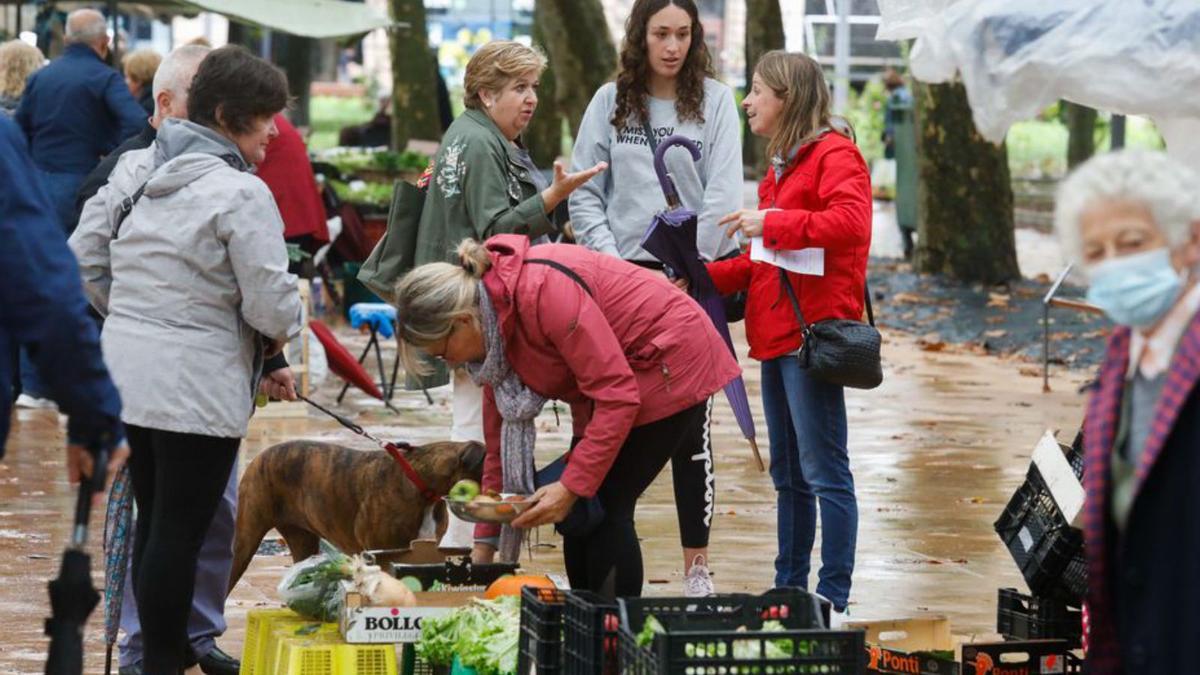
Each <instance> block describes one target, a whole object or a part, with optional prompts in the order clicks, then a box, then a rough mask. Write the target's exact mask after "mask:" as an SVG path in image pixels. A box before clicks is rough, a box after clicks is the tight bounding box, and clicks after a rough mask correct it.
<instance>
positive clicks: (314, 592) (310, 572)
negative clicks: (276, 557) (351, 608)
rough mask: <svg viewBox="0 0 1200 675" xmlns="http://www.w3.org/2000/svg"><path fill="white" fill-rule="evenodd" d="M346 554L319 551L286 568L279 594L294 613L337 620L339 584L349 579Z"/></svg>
mask: <svg viewBox="0 0 1200 675" xmlns="http://www.w3.org/2000/svg"><path fill="white" fill-rule="evenodd" d="M351 578H352V575H351V573H350V558H348V557H346V556H345V555H344V554H342V553H338V552H333V553H321V554H318V555H315V556H312V557H311V558H306V559H304V560H302V561H300V562H298V563H296V564H295V565H293V566H292V568H291V569H290V570H288V573H287V575H285V576H284V578H283V581H281V582H280V584H279V588H278V590H279V594H280V596H281V597H282V598H283V600H284V602H285V603H287V606H288V607H289V608H290V609H291V610H292V611H294V612H296V613H297V614H299V615H301V616H304V617H307V618H310V619H315V620H317V621H337V620H338V614H339V613H340V612H341V594H340V593H339V585H340V584H341V582H342V581H343V580H345V579H351Z"/></svg>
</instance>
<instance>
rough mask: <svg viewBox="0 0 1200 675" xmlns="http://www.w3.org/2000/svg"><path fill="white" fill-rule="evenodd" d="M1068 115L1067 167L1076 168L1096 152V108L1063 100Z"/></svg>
mask: <svg viewBox="0 0 1200 675" xmlns="http://www.w3.org/2000/svg"><path fill="white" fill-rule="evenodd" d="M1062 104H1063V109H1064V111H1065V112H1066V117H1067V131H1068V133H1069V134H1070V135H1069V137H1068V139H1067V168H1068V169H1074V168H1075V167H1076V166H1078V165H1080V164H1082V163H1084V162H1086V161H1087V160H1088V159H1089V158H1090V157H1091V156H1092V155H1094V154H1096V109H1095V108H1089V107H1087V106H1084V105H1079V104H1078V103H1071V102H1070V101H1063V102H1062Z"/></svg>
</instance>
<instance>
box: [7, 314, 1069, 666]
mask: <svg viewBox="0 0 1200 675" xmlns="http://www.w3.org/2000/svg"><path fill="white" fill-rule="evenodd" d="M735 333H736V335H737V338H736V339H737V340H738V342H739V345H742V346H741V347H740V348H739V352H740V353H742V354H744V353H745V348H744V338H743V337H742V336H741V331H740V327H739V328H738V330H737V331H735ZM343 335H346V336H347V339H346V342H347V343H348V346H349V347H350V349H351V351H355V350H356V349H358V348H361V345H362V344H364V343H365V338H363V337H361V336H359V335H357V334H353V333H345V332H344V333H343ZM884 335H885V340H886V344H885V347H884V349H885V351H884V355H885V375H886V376H885V380H884V384H883V385H882V386H881V387H880V388H879V389H877V390H874V391H870V392H863V391H848V393H847V407H848V411H849V429H850V455H851V465H852V468H853V471H854V474H855V479H856V484H857V492H858V499H859V515H860V530H859V537H858V560H857V566H856V569H855V574H854V589H853V592H852V597H851V602H852V604H851V615H852V616H853V617H855V618H883V617H899V616H906V615H909V614H912V613H914V612H917V611H922V610H929V611H933V612H938V613H943V614H946V615H948V616H949V617H950V618H951V619H952V622H953V627H954V631H955V632H956V633H966V634H970V633H976V632H982V633H986V632H990V631H991V629H992V627H993V626H994V621H995V606H996V589H997V588H998V587H1002V586H1016V587H1018V588H1023V585H1022V582H1021V578H1020V575H1019V573H1018V572H1017V570H1016V567H1015V565H1014V564H1013V562H1012V561H1011V559H1010V558H1009V556H1008V553H1007V552H1006V550H1005V549H1004V547H1003V545H1002V544H1001V543H1000V541H999V539H998V538H997V536H996V535H995V533H994V532H993V530H992V522H993V521H994V520H995V519H996V517H997V516H998V515H999V513H1000V511H1001V510H1002V509H1003V507H1004V504H1005V503H1006V502H1007V500H1008V498H1009V496H1010V495H1011V494H1012V492H1013V490H1015V489H1016V487H1017V486H1018V485H1019V484H1020V482H1021V480H1022V478H1023V475H1024V472H1025V469H1026V467H1027V465H1028V461H1029V456H1030V454H1031V452H1032V450H1033V447H1034V445H1035V443H1036V442H1037V440H1038V438H1039V437H1040V436H1041V435H1042V433H1043V431H1044V430H1046V429H1048V428H1049V429H1061V430H1062V433H1061V434H1060V438H1068V437H1070V436H1071V435H1072V434H1073V433H1074V430H1075V428H1076V427H1077V426H1078V424H1079V422H1080V419H1081V416H1082V405H1083V396H1082V395H1081V394H1079V393H1078V392H1077V388H1078V387H1079V386H1080V385H1081V384H1082V383H1083V382H1084V381H1085V380H1086V379H1087V373H1086V372H1085V371H1078V370H1077V371H1070V370H1058V371H1056V372H1055V374H1054V379H1053V380H1052V382H1051V384H1052V389H1053V391H1052V392H1050V393H1042V386H1041V379H1040V377H1039V376H1037V373H1036V372H1035V373H1030V372H1029V371H1028V366H1027V364H1025V363H1023V362H1021V361H1019V360H1017V359H1013V358H1000V357H994V356H981V355H979V354H976V353H973V352H971V351H970V350H966V349H960V348H956V347H955V346H953V345H948V346H945V347H944V348H939V349H938V350H932V351H931V350H930V349H929V345H928V344H922V343H920V342H919V340H918V339H917V338H916V337H913V336H911V335H908V334H905V333H901V332H898V331H892V330H885V333H884ZM385 356H386V357H387V358H388V362H389V364H390V359H391V352H390V350H389V351H387V352H385ZM742 361H743V363H742V365H743V368H744V369H745V373H746V380H747V382H746V383H747V389H748V390H749V393H750V400H751V402H752V406H753V407H754V410H755V418H756V420H757V423H758V429H759V435H760V444H761V446H762V448H763V451H764V453H765V452H766V451H767V442H766V427H765V422H764V421H763V416H762V409H761V399H760V396H759V372H758V367H757V364H756V363H754V362H752V361H750V360H748V359H746V358H745V357H744V356H743V359H742ZM338 388H340V387H339V383H335V382H332V381H330V382H326V383H325V384H324V385H323V386H322V387H321V388H320V389H319V391H318V392H317V394H316V398H317V399H318V400H320V401H322V402H325V403H332V401H333V399H334V398H335V397H336V392H337V390H338ZM432 393H433V396H434V405H433V406H429V405H428V404H426V402H425V399H424V397H423V396H422V395H421V394H420V393H419V392H416V393H398V394H397V400H396V401H395V402H396V404H397V406H398V407H399V408H400V409H401V411H402V414H401V415H400V416H396V415H394V414H392V413H390V412H388V411H386V410H384V409H383V408H382V407H381V406H380V405H379V404H378V403H377V402H373V401H370V400H368V399H366V398H365V397H363V396H361V395H355V394H353V393H352V394H351V395H350V397H349V398H348V400H347V402H346V405H345V406H343V409H346V410H350V411H356V412H357V413H358V414H359V417H358V420H359V421H360V423H363V424H364V426H366V427H367V428H368V429H369V430H370V431H372V432H373V433H374V432H379V433H381V434H385V435H387V436H388V437H391V438H395V439H402V440H408V441H414V442H421V441H425V440H435V439H444V438H445V437H446V436H447V434H448V428H449V421H450V408H449V390H448V388H443V389H439V390H435V391H433V392H432ZM561 417H562V419H561V421H560V422H559V423H557V424H556V421H555V416H554V414H553V412H552V411H551V409H550V408H549V407H548V408H547V409H546V411H545V412H543V414H542V416H541V417H540V419H539V428H540V430H541V432H542V433H541V435H540V436H539V445H538V455H539V457H540V458H541V459H542V460H543V461H544V460H548V459H550V458H552V457H554V456H557V455H558V454H560V453H561V452H562V451H563V450H564V449H565V447H566V444H567V442H568V435H569V430H570V422H569V420H568V419H567V417H566V415H565V414H564V415H562V416H561ZM714 424H715V426H714V430H713V431H714V444H715V448H716V456H717V459H716V475H717V509H716V514H715V522H714V525H713V534H712V542H711V566H712V568H713V571H714V573H715V577H714V579H715V582H716V585H717V588H718V590H720V591H755V592H758V591H762V590H765V589H766V588H769V587H770V586H771V582H772V579H773V574H774V568H773V558H774V554H775V537H774V532H775V500H774V492H773V489H772V487H771V483H770V479H769V477H768V476H767V475H766V474H764V473H759V472H758V470H757V469H756V468H755V467H754V465H753V463H752V460H751V457H750V453H749V449H748V447H747V445H746V444H745V442H744V441H742V440H741V438H740V435H739V433H738V431H737V426H736V424H735V422H734V420H733V416H732V414H731V412H730V411H729V408H728V406H727V404H725V403H724V401H723V400H719V401H718V403H717V406H716V418H715V423H714ZM296 438H322V439H327V440H332V441H335V442H339V443H343V444H345V445H348V446H351V447H355V448H359V449H363V450H369V449H371V445H370V443H369V442H366V441H363V440H362V439H360V438H358V437H356V436H354V435H352V434H350V433H349V432H347V431H345V430H343V429H342V428H341V427H338V426H337V425H336V424H335V423H333V422H332V421H330V420H328V419H325V418H322V417H321V416H320V415H319V413H316V412H315V411H314V412H310V413H309V414H308V416H307V417H304V418H300V419H277V420H268V419H262V418H256V419H255V420H254V422H253V423H252V425H251V432H250V434H249V436H248V437H247V439H246V441H245V442H244V443H243V446H242V458H241V463H242V466H243V467H244V466H245V463H246V462H247V461H248V460H249V459H251V458H252V457H254V456H255V455H256V454H257V453H258V452H260V451H261V450H262V449H264V448H266V447H269V446H270V445H272V444H274V443H277V442H281V441H284V440H291V439H296ZM63 440H64V432H63V425H62V421H61V420H60V418H59V417H58V416H57V415H56V414H55V413H53V412H48V411H28V410H22V411H18V412H17V413H16V414H15V416H14V425H13V430H12V433H11V435H10V438H9V442H8V457H7V459H6V460H5V461H4V462H0V580H3V585H2V587H0V634H2V635H4V638H3V639H2V640H0V673H9V672H13V673H34V672H42V670H43V663H44V655H45V649H46V640H45V638H44V637H42V622H43V619H44V618H45V617H46V616H47V615H48V612H49V608H48V602H47V595H46V582H47V581H48V580H49V579H51V578H52V577H54V576H55V575H56V574H57V572H58V565H59V559H60V556H61V554H62V550H63V546H64V543H65V542H66V540H67V536H68V529H69V522H70V519H71V508H72V504H73V495H74V493H73V491H72V490H71V489H70V487H69V486H68V485H67V483H66V481H65V478H64V475H65V472H64V467H63V461H62V455H63V451H62V449H61V448H62V446H63ZM102 522H103V514H102V513H98V514H95V515H94V517H93V520H92V524H93V534H92V537H91V546H90V549H91V550H92V552H93V555H94V560H93V567H94V568H95V570H94V573H95V581H96V586H97V587H100V586H101V585H102V578H101V576H100V573H99V567H100V564H101V563H100V556H99V545H98V543H97V542H98V541H99V537H100V531H101V526H102ZM638 529H639V533H640V534H641V536H642V538H643V541H642V545H643V551H644V554H645V560H646V579H647V585H646V589H645V590H646V592H647V593H649V594H655V595H665V594H678V593H680V592H681V572H680V567H681V563H682V560H681V553H680V549H679V545H678V530H677V527H676V524H675V510H674V505H673V499H672V490H671V483H670V478H669V468H668V470H667V471H665V472H664V474H663V475H662V476H660V477H659V479H658V480H657V481H656V482H655V484H654V485H653V486H652V487H651V489H650V490H649V491H648V493H647V494H646V495H645V497H644V498H643V499H642V501H641V503H640V505H639V511H638ZM538 541H540V542H541V544H542V546H540V547H538V548H535V549H534V551H533V557H532V559H530V558H525V559H524V560H523V563H524V565H525V566H526V568H527V569H530V570H535V571H538V570H544V571H561V567H562V563H561V553H560V550H559V548H558V547H557V544H558V541H557V538H556V537H555V535H554V534H553V531H552V530H551V529H550V528H543V530H542V531H541V532H540V533H539V535H538ZM818 550H819V544H818ZM289 562H290V558H289V557H288V556H287V555H286V554H276V555H261V556H258V557H256V558H255V560H254V562H253V564H252V565H251V567H250V570H249V571H248V573H247V575H246V576H245V577H244V578H243V579H242V581H241V583H239V585H238V587H237V589H235V591H234V593H233V595H232V596H231V598H230V601H229V604H228V606H227V612H226V614H227V618H228V621H229V631H228V632H227V633H226V635H225V636H224V637H223V638H222V639H221V640H220V641H219V642H220V645H221V646H222V647H223V648H224V649H225V650H226V651H228V652H230V653H233V654H238V653H240V650H241V643H242V639H243V636H244V629H245V620H246V612H247V611H248V610H250V609H253V608H255V607H262V606H270V605H276V604H277V600H276V593H275V585H276V584H277V583H278V581H279V579H280V577H281V576H282V574H283V572H284V570H285V568H286V566H287V565H288V564H289ZM815 568H816V564H815V563H814V572H813V578H814V580H815V578H816V569H815ZM86 640H87V641H86V650H87V661H86V671H87V672H93V673H94V672H102V670H103V652H104V649H103V637H102V619H101V613H100V611H99V609H98V610H97V612H96V613H95V614H94V615H93V619H92V621H91V623H90V624H89V628H88V632H87V638H86Z"/></svg>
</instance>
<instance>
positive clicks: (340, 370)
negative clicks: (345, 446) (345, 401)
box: [308, 319, 383, 401]
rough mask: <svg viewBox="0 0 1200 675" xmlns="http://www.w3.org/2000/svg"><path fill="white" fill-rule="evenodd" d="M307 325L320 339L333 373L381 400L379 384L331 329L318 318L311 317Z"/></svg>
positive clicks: (381, 393) (381, 394)
mask: <svg viewBox="0 0 1200 675" xmlns="http://www.w3.org/2000/svg"><path fill="white" fill-rule="evenodd" d="M308 327H309V328H311V329H312V332H313V333H314V334H315V335H316V336H317V339H318V340H320V341H321V345H322V346H323V347H325V357H326V358H327V359H328V360H329V369H330V370H332V371H333V372H334V374H335V375H337V376H338V377H340V378H342V379H343V380H345V381H347V382H349V383H350V384H353V385H354V386H356V387H358V388H359V389H362V390H363V391H364V392H366V393H367V395H369V396H373V397H375V398H377V399H379V400H380V401H382V400H383V392H382V391H380V389H379V385H377V384H375V380H373V379H371V376H370V375H368V374H367V371H366V370H364V369H363V367H362V364H361V363H359V362H358V359H356V358H354V356H353V355H351V354H350V352H348V351H346V348H345V347H344V346H342V343H341V342H338V339H337V337H335V336H334V334H333V331H331V330H329V326H326V325H325V324H324V323H323V322H321V320H319V319H313V320H312V321H309V322H308Z"/></svg>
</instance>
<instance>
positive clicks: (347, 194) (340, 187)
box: [329, 180, 392, 209]
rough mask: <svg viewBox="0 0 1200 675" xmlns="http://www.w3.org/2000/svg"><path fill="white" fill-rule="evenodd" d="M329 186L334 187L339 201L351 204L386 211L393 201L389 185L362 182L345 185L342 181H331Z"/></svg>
mask: <svg viewBox="0 0 1200 675" xmlns="http://www.w3.org/2000/svg"><path fill="white" fill-rule="evenodd" d="M329 184H330V185H332V186H333V191H334V192H335V193H337V196H338V199H341V200H342V201H344V202H349V203H351V204H361V205H365V206H374V207H379V208H384V209H386V208H387V207H388V205H389V204H391V201H392V186H391V185H390V184H388V183H366V182H362V181H354V182H351V183H343V182H342V181H340V180H331V181H329Z"/></svg>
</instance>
